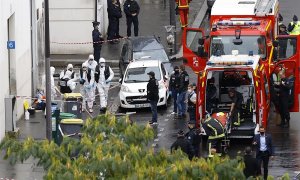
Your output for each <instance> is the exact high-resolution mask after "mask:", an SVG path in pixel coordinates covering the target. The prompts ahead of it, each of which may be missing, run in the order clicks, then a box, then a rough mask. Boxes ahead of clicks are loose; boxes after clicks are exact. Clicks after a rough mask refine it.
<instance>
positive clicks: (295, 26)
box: [288, 15, 300, 35]
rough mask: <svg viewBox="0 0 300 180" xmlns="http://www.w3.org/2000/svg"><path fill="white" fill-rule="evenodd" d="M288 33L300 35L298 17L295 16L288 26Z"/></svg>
mask: <svg viewBox="0 0 300 180" xmlns="http://www.w3.org/2000/svg"><path fill="white" fill-rule="evenodd" d="M288 32H290V35H299V34H300V22H299V21H298V17H297V16H296V15H294V17H293V21H292V22H290V23H289V25H288Z"/></svg>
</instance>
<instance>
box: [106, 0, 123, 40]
mask: <svg viewBox="0 0 300 180" xmlns="http://www.w3.org/2000/svg"><path fill="white" fill-rule="evenodd" d="M117 4H118V6H119V7H121V3H120V0H117ZM112 5H113V4H112V0H107V14H108V28H107V32H110V22H111V20H110V18H111V14H110V11H109V9H110V6H112ZM119 25H120V18H118V19H117V29H116V37H117V38H123V36H121V35H120V34H119V27H120V26H119ZM107 35H108V33H107Z"/></svg>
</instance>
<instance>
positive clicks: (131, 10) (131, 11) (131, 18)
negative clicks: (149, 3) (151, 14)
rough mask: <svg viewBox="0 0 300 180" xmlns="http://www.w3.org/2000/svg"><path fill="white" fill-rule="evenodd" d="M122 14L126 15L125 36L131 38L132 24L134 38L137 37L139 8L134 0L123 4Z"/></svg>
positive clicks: (127, 0) (128, 0)
mask: <svg viewBox="0 0 300 180" xmlns="http://www.w3.org/2000/svg"><path fill="white" fill-rule="evenodd" d="M123 6H124V12H125V14H126V23H127V36H128V37H130V36H131V24H132V23H133V29H134V36H138V35H139V20H138V15H139V13H140V6H139V4H138V3H137V2H136V1H135V0H126V1H125V3H124V5H123Z"/></svg>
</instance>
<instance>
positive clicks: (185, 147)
mask: <svg viewBox="0 0 300 180" xmlns="http://www.w3.org/2000/svg"><path fill="white" fill-rule="evenodd" d="M179 148H180V149H181V151H182V152H184V153H186V154H187V155H188V157H189V159H190V160H191V159H193V157H194V150H193V146H192V144H191V143H190V141H189V140H187V139H186V138H185V137H184V132H183V131H179V133H178V137H177V140H176V141H175V142H174V143H173V144H172V146H171V153H172V152H173V151H174V150H177V149H179Z"/></svg>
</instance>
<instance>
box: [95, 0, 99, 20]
mask: <svg viewBox="0 0 300 180" xmlns="http://www.w3.org/2000/svg"><path fill="white" fill-rule="evenodd" d="M97 1H98V0H95V22H97V6H98V4H97Z"/></svg>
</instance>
